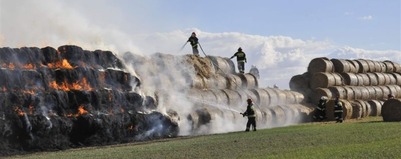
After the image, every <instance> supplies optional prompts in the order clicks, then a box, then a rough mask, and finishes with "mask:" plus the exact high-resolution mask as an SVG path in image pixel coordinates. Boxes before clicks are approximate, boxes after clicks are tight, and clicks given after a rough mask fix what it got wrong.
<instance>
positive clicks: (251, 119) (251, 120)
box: [241, 98, 256, 131]
mask: <svg viewBox="0 0 401 159" xmlns="http://www.w3.org/2000/svg"><path fill="white" fill-rule="evenodd" d="M246 102H247V103H248V105H247V107H246V111H245V112H244V113H241V114H242V116H243V117H245V116H247V117H248V122H247V123H246V129H245V131H249V129H250V127H251V126H252V128H253V131H256V114H255V108H254V106H253V102H252V99H250V98H249V99H247V100H246Z"/></svg>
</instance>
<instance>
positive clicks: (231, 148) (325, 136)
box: [10, 117, 401, 159]
mask: <svg viewBox="0 0 401 159" xmlns="http://www.w3.org/2000/svg"><path fill="white" fill-rule="evenodd" d="M381 120H382V118H381V117H373V118H366V119H363V120H348V121H346V122H345V123H341V124H337V123H334V122H323V123H305V124H301V125H296V126H289V127H281V128H273V129H264V130H258V131H256V132H232V133H226V134H215V135H205V136H195V137H178V138H173V139H162V140H156V141H148V142H139V143H130V144H122V145H112V146H104V147H89V148H80V149H70V150H65V151H57V152H40V153H34V154H29V155H23V156H11V157H10V158H58V159H62V158H141V159H142V158H280V159H281V158H297V159H298V158H308V159H310V158H401V144H400V143H401V133H400V132H401V123H400V122H382V121H381Z"/></svg>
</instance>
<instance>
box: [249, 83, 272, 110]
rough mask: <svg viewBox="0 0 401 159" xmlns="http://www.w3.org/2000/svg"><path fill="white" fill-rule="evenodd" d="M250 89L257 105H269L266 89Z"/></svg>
mask: <svg viewBox="0 0 401 159" xmlns="http://www.w3.org/2000/svg"><path fill="white" fill-rule="evenodd" d="M250 91H252V92H253V93H254V94H255V95H256V99H257V100H256V103H257V104H258V105H259V107H268V106H269V105H270V96H269V94H268V93H267V92H266V91H264V90H263V89H260V88H258V89H251V90H250Z"/></svg>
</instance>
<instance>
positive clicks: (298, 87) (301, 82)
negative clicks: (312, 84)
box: [290, 75, 309, 92]
mask: <svg viewBox="0 0 401 159" xmlns="http://www.w3.org/2000/svg"><path fill="white" fill-rule="evenodd" d="M308 88H309V82H308V80H307V79H306V78H305V77H304V76H303V75H295V76H292V77H291V79H290V89H291V90H293V91H297V92H304V91H305V90H307V89H308Z"/></svg>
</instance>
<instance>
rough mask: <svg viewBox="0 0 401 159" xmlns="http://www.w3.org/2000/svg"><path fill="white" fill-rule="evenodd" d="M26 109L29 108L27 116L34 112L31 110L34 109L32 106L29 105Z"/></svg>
mask: <svg viewBox="0 0 401 159" xmlns="http://www.w3.org/2000/svg"><path fill="white" fill-rule="evenodd" d="M28 108H29V114H30V115H32V114H33V111H34V110H33V109H34V108H33V105H29V107H28Z"/></svg>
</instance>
